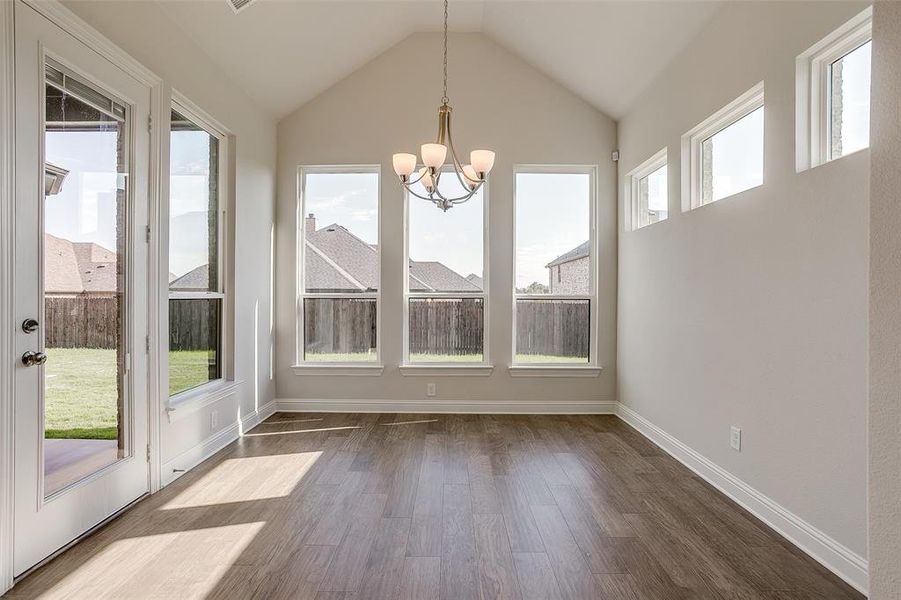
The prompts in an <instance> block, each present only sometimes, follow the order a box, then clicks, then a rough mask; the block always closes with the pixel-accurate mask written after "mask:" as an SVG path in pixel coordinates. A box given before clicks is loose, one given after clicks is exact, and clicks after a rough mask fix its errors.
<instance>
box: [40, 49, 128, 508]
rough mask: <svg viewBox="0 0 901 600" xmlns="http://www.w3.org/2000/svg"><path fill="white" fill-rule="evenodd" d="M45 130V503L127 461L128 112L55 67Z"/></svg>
mask: <svg viewBox="0 0 901 600" xmlns="http://www.w3.org/2000/svg"><path fill="white" fill-rule="evenodd" d="M44 87H45V102H44V109H45V121H44V123H45V124H44V168H45V172H44V218H43V231H42V235H43V244H44V265H43V269H44V345H45V352H46V354H47V359H48V360H47V363H46V365H45V367H44V494H45V496H50V495H52V494H54V493H56V492H58V491H60V490H61V489H63V488H65V487H66V486H68V485H70V484H72V483H74V482H76V481H79V480H81V479H83V478H85V477H87V476H89V475H91V474H93V473H95V472H96V471H98V470H99V469H102V468H104V467H106V466H108V465H110V464H112V463H114V462H116V461H117V460H119V459H120V458H124V457H126V456H128V454H129V451H128V444H127V441H128V440H127V439H126V431H125V428H124V427H123V424H124V423H127V422H128V419H127V418H126V415H125V411H126V406H127V405H126V402H125V386H124V377H125V370H126V353H125V345H124V341H125V340H124V331H125V329H126V328H125V327H124V325H125V322H126V320H127V314H126V311H125V307H126V305H127V304H126V301H125V290H126V286H125V269H126V264H127V261H126V247H127V246H126V237H127V236H126V231H127V223H128V214H127V206H128V202H127V198H128V191H127V184H128V177H127V172H128V164H129V161H128V155H127V154H128V147H129V144H128V125H127V124H128V108H127V106H125V105H124V104H122V103H119V102H117V101H116V100H114V99H113V98H111V97H110V96H109V95H107V94H105V93H104V92H102V91H100V90H98V89H96V88H95V87H94V86H91V85H89V84H87V83H85V82H83V81H81V80H79V79H78V78H77V77H75V76H74V75H72V74H70V73H68V72H66V70H65V69H64V68H63V67H61V66H60V65H57V64H55V63H52V62H48V64H47V65H46V72H45V86H44Z"/></svg>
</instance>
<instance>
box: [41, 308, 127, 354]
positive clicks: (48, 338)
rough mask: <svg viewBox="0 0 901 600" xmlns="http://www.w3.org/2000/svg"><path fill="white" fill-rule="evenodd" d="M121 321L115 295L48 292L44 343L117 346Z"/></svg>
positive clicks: (101, 346)
mask: <svg viewBox="0 0 901 600" xmlns="http://www.w3.org/2000/svg"><path fill="white" fill-rule="evenodd" d="M118 321H119V299H118V298H117V297H115V296H100V297H91V296H81V295H79V296H47V297H46V299H45V300H44V343H45V344H46V346H47V347H48V348H115V347H116V345H117V344H116V337H117V335H118V331H119V327H118Z"/></svg>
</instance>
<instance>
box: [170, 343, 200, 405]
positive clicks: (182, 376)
mask: <svg viewBox="0 0 901 600" xmlns="http://www.w3.org/2000/svg"><path fill="white" fill-rule="evenodd" d="M209 354H210V353H209V352H205V351H203V350H174V351H172V352H170V353H169V395H170V396H174V395H175V394H177V393H178V392H183V391H185V390H189V389H191V388H195V387H197V386H198V385H203V384H204V383H206V382H207V381H209V380H210V361H209Z"/></svg>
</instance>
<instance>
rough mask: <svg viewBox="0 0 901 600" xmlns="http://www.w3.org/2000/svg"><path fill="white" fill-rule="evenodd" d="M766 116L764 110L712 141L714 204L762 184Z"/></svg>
mask: <svg viewBox="0 0 901 600" xmlns="http://www.w3.org/2000/svg"><path fill="white" fill-rule="evenodd" d="M763 114H764V108H763V107H762V106H761V107H760V108H758V109H757V110H755V111H753V112H751V113H749V114H747V115H745V116H744V117H742V118H741V119H739V120H738V121H736V122H735V123H733V124H732V125H729V126H728V127H727V128H725V129H723V130H721V131H719V132H718V133H715V134H714V135H713V137H712V138H711V139H712V141H713V199H714V200H719V199H720V198H725V197H726V196H731V195H732V194H737V193H738V192H742V191H744V190H747V189H749V188H752V187H755V186H758V185H760V184H761V183H763Z"/></svg>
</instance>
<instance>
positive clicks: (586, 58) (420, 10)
mask: <svg viewBox="0 0 901 600" xmlns="http://www.w3.org/2000/svg"><path fill="white" fill-rule="evenodd" d="M157 2H158V3H159V4H160V6H161V7H162V9H163V10H164V11H165V13H166V14H167V15H168V16H169V17H170V18H171V19H172V21H173V22H174V23H176V24H177V25H178V26H179V27H180V28H181V29H182V30H184V31H185V32H186V33H187V34H188V35H189V36H190V37H191V38H193V39H194V41H195V43H196V44H197V45H198V46H199V47H200V48H201V49H202V50H203V51H204V52H205V53H206V54H207V55H209V57H210V58H211V59H212V60H213V61H214V62H216V63H217V64H218V65H219V66H220V67H221V68H222V69H223V70H224V71H226V72H227V73H229V74H230V76H231V77H232V78H233V80H234V81H235V82H236V83H237V84H239V85H241V86H242V87H243V88H244V89H245V90H246V92H247V93H248V94H249V95H250V96H251V97H252V98H253V99H255V100H256V102H257V103H258V104H259V105H260V106H261V107H263V108H264V109H266V110H267V111H268V112H269V113H271V114H272V115H273V116H274V117H278V118H281V117H283V116H285V115H287V114H289V113H291V112H292V111H293V110H294V109H296V108H297V107H299V106H301V105H302V104H304V103H305V102H307V101H308V100H310V99H312V98H313V97H315V96H316V95H317V94H319V93H320V92H322V91H324V90H325V89H327V88H328V87H330V86H331V85H333V84H334V83H336V82H338V81H340V80H341V79H343V78H344V77H346V76H347V75H349V74H350V73H351V72H352V71H354V70H355V69H357V68H358V67H360V66H362V65H364V64H365V63H367V62H368V61H370V60H371V59H373V58H374V57H376V56H377V55H379V54H380V53H382V52H383V51H385V50H387V49H388V48H390V47H391V46H393V45H394V44H396V43H397V42H399V41H401V40H402V39H404V38H405V37H407V36H408V35H410V34H411V33H414V32H418V31H439V30H440V29H441V19H442V14H443V11H442V4H441V2H440V1H437V0H406V1H396V0H391V1H386V0H368V1H360V0H355V1H336V0H331V1H329V0H291V1H289V0H255V2H253V3H252V4H251V5H250V6H249V7H247V8H245V9H244V10H242V11H241V12H240V13H238V14H235V13H234V12H233V11H232V9H231V8H230V7H229V5H228V3H227V2H226V0H177V1H176V0H157ZM719 6H720V4H719V3H718V2H708V1H688V0H686V1H679V0H670V1H661V2H650V1H640V0H621V1H582V2H563V1H556V0H537V1H529V2H511V1H509V0H508V1H495V0H454V1H452V2H451V4H450V28H451V30H453V31H481V32H483V33H484V34H486V35H488V36H489V37H491V38H492V39H494V40H495V41H497V42H498V43H499V44H501V45H503V46H505V47H507V48H509V49H510V50H511V51H513V52H514V53H516V54H518V55H519V56H521V57H522V58H523V59H524V60H525V61H527V62H529V63H530V64H532V65H534V66H535V67H537V68H538V69H540V70H541V71H543V72H544V73H545V74H547V75H548V76H550V77H551V78H553V79H555V80H556V81H558V82H559V83H561V84H562V85H564V86H566V87H568V88H569V89H571V90H572V91H573V92H575V93H577V94H579V95H580V96H581V97H582V98H584V99H585V100H587V101H588V102H590V103H591V104H593V105H594V106H595V107H597V108H598V109H600V110H602V111H604V112H605V113H607V114H609V115H610V116H612V117H614V118H617V117H620V116H622V115H623V114H625V112H626V111H627V108H628V107H629V106H630V104H631V103H632V102H634V101H635V99H636V98H637V97H638V95H639V94H640V93H641V92H642V91H643V90H644V88H645V87H646V86H647V85H648V84H649V83H650V82H651V81H652V80H653V78H654V77H655V76H656V75H657V74H658V73H659V72H660V70H661V69H662V68H663V67H664V66H665V65H666V64H667V63H668V62H669V60H670V59H671V58H672V56H673V55H674V54H675V53H676V52H677V51H678V50H679V49H681V48H682V47H683V46H684V45H685V44H686V43H687V42H688V40H690V39H691V38H692V37H693V36H694V35H695V34H696V33H697V32H698V31H699V30H700V29H701V28H702V27H703V26H704V24H705V23H707V21H708V20H709V19H710V18H711V17H712V16H713V14H714V13H715V12H716V10H717V8H718V7H719ZM436 60H440V58H437V57H436ZM450 60H451V61H453V54H451V57H450ZM398 76H399V77H401V76H402V75H401V74H399V75H398Z"/></svg>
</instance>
